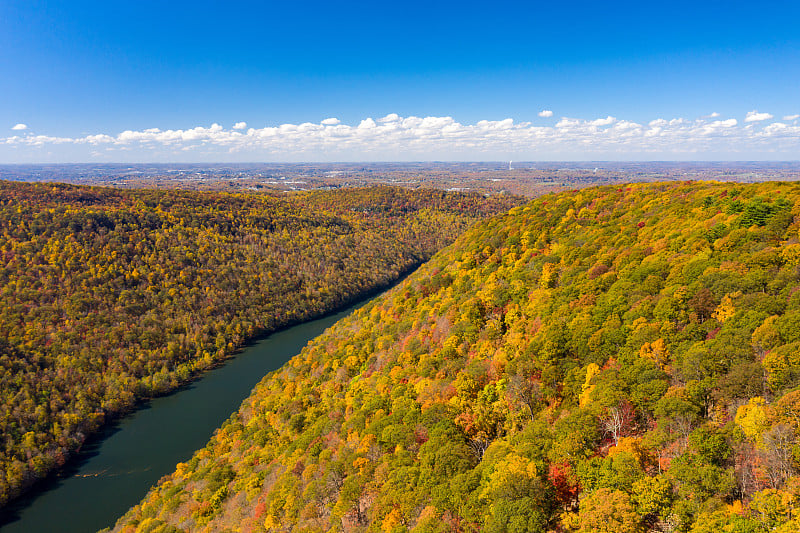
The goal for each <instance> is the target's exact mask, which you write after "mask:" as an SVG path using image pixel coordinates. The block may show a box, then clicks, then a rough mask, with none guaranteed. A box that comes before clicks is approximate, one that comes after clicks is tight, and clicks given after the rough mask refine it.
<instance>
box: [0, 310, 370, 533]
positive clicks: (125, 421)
mask: <svg viewBox="0 0 800 533" xmlns="http://www.w3.org/2000/svg"><path fill="white" fill-rule="evenodd" d="M363 303H364V302H360V303H359V304H356V305H354V306H352V307H350V308H348V309H345V310H343V311H341V312H339V313H336V314H332V315H329V316H326V317H324V318H321V319H317V320H313V321H310V322H306V323H303V324H300V325H297V326H294V327H291V328H289V329H286V330H283V331H280V332H277V333H273V334H272V335H270V336H268V337H266V338H264V339H262V340H260V341H258V342H256V343H254V344H252V345H251V346H248V347H246V348H245V349H244V350H243V351H242V352H241V353H239V354H237V355H236V356H235V357H233V358H232V359H230V360H228V361H227V362H226V363H225V364H224V365H222V366H220V367H218V368H215V369H213V370H211V371H209V372H207V373H205V374H204V375H202V376H201V377H200V378H199V379H198V380H196V381H194V382H192V383H191V384H189V385H187V386H185V387H183V388H181V389H179V390H178V391H176V392H174V393H172V394H170V395H169V396H163V397H161V398H155V399H152V400H149V401H147V402H145V403H144V404H142V406H141V407H140V408H139V409H137V410H136V411H135V412H133V413H132V414H130V415H129V416H126V417H124V418H122V419H120V420H119V421H117V422H116V423H114V424H112V425H110V426H109V427H107V428H105V429H104V430H103V431H102V432H101V433H100V435H98V436H96V437H95V438H93V439H91V440H90V442H88V443H87V444H86V445H85V446H84V447H83V449H82V450H81V452H80V453H79V454H77V455H76V456H75V458H74V459H73V460H72V461H70V463H69V464H68V466H67V467H66V468H65V469H64V470H63V471H62V472H61V473H60V475H59V476H56V477H53V478H51V479H49V480H47V481H45V482H43V483H42V484H41V485H39V486H37V487H36V488H35V489H34V490H33V491H32V492H31V493H30V494H28V495H26V496H23V497H22V498H20V499H18V500H17V501H15V502H13V503H12V504H11V505H9V506H8V507H6V508H5V509H3V510H2V512H0V513H2V514H0V530H2V532H3V533H13V532H20V533H39V532H41V533H50V532H59V533H69V532H75V533H87V532H95V531H97V530H99V529H103V528H105V527H111V526H113V525H114V522H115V521H116V520H117V518H119V517H120V516H122V515H123V514H124V513H125V512H126V511H127V510H128V509H129V508H130V507H132V506H133V505H135V504H137V503H138V502H139V501H141V499H142V498H143V497H144V496H145V493H146V492H147V490H148V489H149V488H150V487H151V486H153V485H155V484H156V482H157V481H158V480H159V479H160V478H161V477H162V476H164V475H165V474H169V473H171V472H172V471H173V470H175V465H176V464H177V463H179V462H181V461H186V460H188V459H189V458H190V457H191V456H192V453H193V452H194V451H195V450H197V449H199V448H202V447H203V446H205V445H206V443H207V442H208V440H209V438H210V437H211V434H212V433H213V431H214V429H216V428H218V427H219V426H220V425H222V422H224V421H225V420H226V419H227V418H228V417H229V416H230V415H231V413H233V412H234V411H236V410H238V408H239V405H240V404H241V403H242V401H243V400H244V399H245V398H246V397H247V396H249V395H250V391H251V390H252V389H253V387H254V386H255V385H256V383H258V382H259V381H260V380H261V378H262V377H263V376H264V375H265V374H266V373H267V372H270V371H272V370H275V369H277V368H279V367H280V366H281V365H283V364H284V363H285V362H286V361H288V360H289V359H291V358H292V357H293V356H295V355H297V354H298V353H300V350H301V349H302V348H303V347H304V346H305V345H306V343H307V342H308V341H309V340H311V339H313V338H314V337H316V336H318V335H320V334H321V333H322V332H323V331H324V330H325V329H326V328H328V327H329V326H331V325H332V324H333V323H334V322H336V321H337V320H339V319H340V318H342V317H344V316H346V315H348V314H349V313H351V312H352V311H353V310H354V309H356V308H357V307H358V306H360V305H362V304H363Z"/></svg>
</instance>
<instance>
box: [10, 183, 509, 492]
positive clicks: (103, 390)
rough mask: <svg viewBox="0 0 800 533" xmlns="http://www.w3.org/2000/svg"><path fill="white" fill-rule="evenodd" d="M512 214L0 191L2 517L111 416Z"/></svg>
mask: <svg viewBox="0 0 800 533" xmlns="http://www.w3.org/2000/svg"><path fill="white" fill-rule="evenodd" d="M514 202H515V200H513V199H500V198H496V199H487V198H484V197H482V196H479V195H465V194H458V193H445V192H441V191H408V190H403V189H394V188H369V189H352V190H342V191H328V192H326V191H317V192H310V193H298V194H274V195H244V194H235V195H234V194H219V193H217V194H212V193H197V192H181V191H152V190H133V191H122V190H115V189H103V188H90V187H78V186H71V185H60V184H36V185H31V184H21V183H11V182H0V257H2V262H1V263H0V339H3V341H2V342H0V395H2V402H1V403H0V435H2V437H1V439H2V440H0V505H2V504H3V503H5V502H6V501H7V500H8V498H10V497H13V496H14V495H16V494H18V493H19V491H20V490H21V489H22V488H24V487H26V486H28V485H30V484H31V483H32V482H33V481H34V480H35V479H37V478H41V477H42V476H45V475H46V474H47V473H48V472H49V471H51V470H52V468H53V467H55V466H58V465H61V464H63V463H64V461H65V459H66V457H67V456H68V455H69V453H70V452H71V451H73V450H74V449H76V448H77V447H78V446H80V445H81V443H82V442H83V441H84V439H85V438H86V436H87V435H88V434H89V433H91V432H92V431H94V430H96V429H97V428H98V427H99V426H100V425H101V424H102V423H103V422H104V420H105V419H106V418H107V417H108V416H109V415H112V416H113V415H115V414H118V413H120V412H123V411H125V410H127V409H130V408H131V407H132V406H133V405H134V403H135V402H136V400H137V399H140V398H143V397H147V396H151V395H156V394H161V393H164V392H167V391H169V390H171V389H173V388H175V387H176V386H178V385H179V384H180V383H182V382H185V381H186V380H187V379H189V378H190V377H191V376H192V375H194V374H195V373H197V372H198V371H202V370H204V369H206V368H208V367H209V366H211V365H214V364H215V363H217V362H219V361H221V360H222V359H224V358H225V357H227V356H229V355H230V354H231V353H233V352H234V351H235V350H236V349H237V348H238V347H239V346H241V345H242V344H243V343H244V342H245V341H246V340H248V339H252V338H253V337H255V336H257V335H259V334H263V333H266V332H269V331H272V330H274V329H275V328H278V327H281V326H286V325H288V324H291V323H293V322H297V321H300V320H305V319H308V318H311V317H313V316H317V315H320V314H322V313H325V312H328V311H331V310H333V309H335V308H337V307H339V306H341V305H343V304H344V303H346V302H348V301H351V300H354V299H356V298H359V297H361V296H363V295H365V294H367V293H368V292H369V291H372V290H375V289H376V288H379V287H381V286H384V285H386V284H387V283H390V282H392V281H394V280H396V279H397V278H398V277H399V276H400V275H401V274H403V273H404V272H406V271H408V270H409V269H410V268H412V267H413V266H416V265H418V264H419V263H421V262H422V261H425V260H427V259H428V258H429V257H430V256H431V255H432V254H433V253H434V252H435V251H436V250H438V249H440V248H441V247H442V246H444V245H445V244H446V243H448V242H451V241H452V240H453V239H454V238H455V237H456V235H458V234H459V233H460V232H462V231H463V229H464V228H465V227H466V225H467V224H469V223H470V222H472V221H474V220H476V219H478V218H482V217H485V216H487V215H489V214H492V213H496V212H498V210H500V209H503V210H505V209H508V207H510V205H513V203H514Z"/></svg>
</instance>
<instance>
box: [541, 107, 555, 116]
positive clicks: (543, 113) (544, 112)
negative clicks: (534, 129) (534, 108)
mask: <svg viewBox="0 0 800 533" xmlns="http://www.w3.org/2000/svg"><path fill="white" fill-rule="evenodd" d="M539 116H540V117H543V118H550V117H552V116H553V112H552V111H550V110H549V109H542V110H541V111H539Z"/></svg>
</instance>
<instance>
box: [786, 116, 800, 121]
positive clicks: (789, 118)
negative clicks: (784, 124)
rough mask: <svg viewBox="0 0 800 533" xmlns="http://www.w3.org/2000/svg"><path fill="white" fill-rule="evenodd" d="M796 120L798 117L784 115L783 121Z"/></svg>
mask: <svg viewBox="0 0 800 533" xmlns="http://www.w3.org/2000/svg"><path fill="white" fill-rule="evenodd" d="M798 118H800V115H786V116H785V117H783V120H797V119H798Z"/></svg>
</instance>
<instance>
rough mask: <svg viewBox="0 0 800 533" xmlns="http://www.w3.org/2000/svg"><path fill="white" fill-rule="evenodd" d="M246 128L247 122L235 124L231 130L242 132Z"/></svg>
mask: <svg viewBox="0 0 800 533" xmlns="http://www.w3.org/2000/svg"><path fill="white" fill-rule="evenodd" d="M246 127H247V122H237V123H236V124H234V125H233V129H235V130H243V129H245V128H246Z"/></svg>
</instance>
